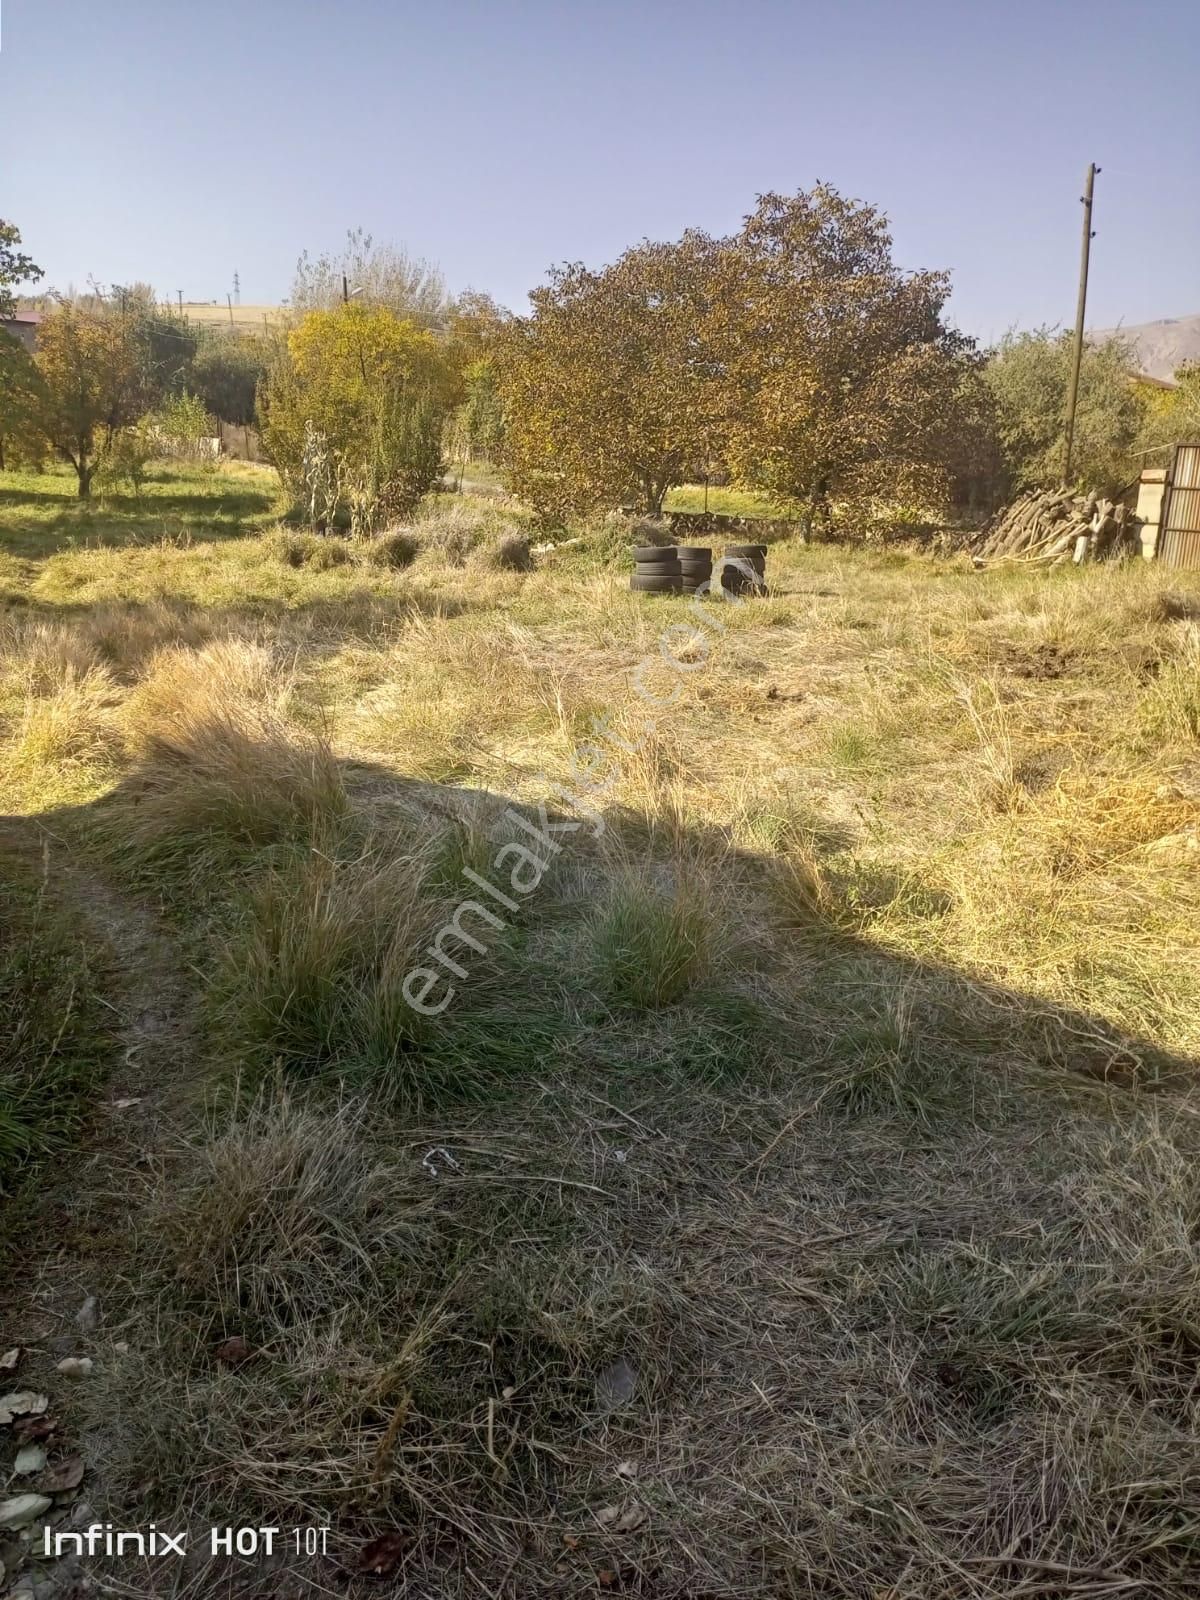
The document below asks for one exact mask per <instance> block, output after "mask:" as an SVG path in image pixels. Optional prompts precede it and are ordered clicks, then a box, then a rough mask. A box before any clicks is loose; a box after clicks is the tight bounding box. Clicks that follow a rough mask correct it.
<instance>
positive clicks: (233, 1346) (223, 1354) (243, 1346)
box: [213, 1333, 254, 1367]
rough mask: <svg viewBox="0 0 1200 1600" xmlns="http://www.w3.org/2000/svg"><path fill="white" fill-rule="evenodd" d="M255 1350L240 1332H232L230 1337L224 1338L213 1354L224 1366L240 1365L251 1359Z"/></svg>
mask: <svg viewBox="0 0 1200 1600" xmlns="http://www.w3.org/2000/svg"><path fill="white" fill-rule="evenodd" d="M253 1354H254V1351H253V1350H252V1349H251V1348H250V1346H249V1344H248V1343H247V1342H246V1340H245V1339H243V1338H242V1336H241V1334H240V1333H234V1334H231V1335H230V1337H229V1338H228V1339H223V1340H222V1341H221V1343H220V1344H219V1345H218V1346H217V1348H216V1349H215V1350H214V1351H213V1355H214V1356H216V1358H217V1360H218V1361H219V1362H220V1363H221V1365H222V1366H223V1367H240V1366H241V1365H242V1364H243V1362H246V1361H249V1359H250V1357H251V1356H252V1355H253Z"/></svg>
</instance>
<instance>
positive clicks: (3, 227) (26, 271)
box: [0, 217, 42, 320]
mask: <svg viewBox="0 0 1200 1600" xmlns="http://www.w3.org/2000/svg"><path fill="white" fill-rule="evenodd" d="M20 243H21V231H20V229H19V228H18V227H17V225H16V223H15V222H6V221H5V220H4V218H3V217H0V320H3V319H4V318H5V317H11V316H12V314H13V312H14V311H15V310H16V309H17V297H16V295H15V294H14V293H13V290H14V289H15V288H16V286H17V285H18V284H19V283H30V282H33V281H35V280H36V279H38V278H40V277H41V276H42V269H41V267H39V266H37V265H35V263H34V260H33V258H32V256H27V255H26V254H25V252H24V251H23V250H19V249H18V248H17V247H18V245H19V244H20Z"/></svg>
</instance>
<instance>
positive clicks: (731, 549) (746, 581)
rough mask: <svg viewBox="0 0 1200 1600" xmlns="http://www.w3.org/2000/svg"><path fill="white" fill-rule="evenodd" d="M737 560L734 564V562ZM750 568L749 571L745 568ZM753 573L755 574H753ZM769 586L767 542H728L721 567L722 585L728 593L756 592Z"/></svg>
mask: <svg viewBox="0 0 1200 1600" xmlns="http://www.w3.org/2000/svg"><path fill="white" fill-rule="evenodd" d="M735 561H736V562H737V565H736V566H734V565H733V564H732V563H733V562H735ZM746 568H749V569H750V570H749V572H747V571H746V570H745V569H746ZM751 574H753V576H751ZM766 586H767V547H766V545H765V544H727V545H726V546H725V564H724V565H723V566H722V567H721V587H722V589H724V591H725V593H726V594H755V593H758V592H760V591H761V590H763V589H765V588H766Z"/></svg>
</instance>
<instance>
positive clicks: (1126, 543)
mask: <svg viewBox="0 0 1200 1600" xmlns="http://www.w3.org/2000/svg"><path fill="white" fill-rule="evenodd" d="M1134 539H1135V528H1134V521H1133V518H1132V517H1131V516H1130V514H1129V508H1128V506H1124V505H1119V504H1115V503H1114V502H1113V501H1112V500H1105V499H1102V498H1101V497H1100V496H1098V495H1094V494H1092V495H1089V494H1075V493H1074V492H1073V491H1072V490H1070V489H1032V490H1030V491H1029V493H1028V494H1023V495H1022V496H1021V497H1020V499H1019V500H1014V501H1013V503H1012V505H1010V506H1006V507H1005V509H1004V510H1003V511H998V512H997V513H996V515H995V516H994V517H993V518H992V519H991V521H990V522H988V523H987V524H986V526H985V527H984V528H983V529H982V531H981V532H980V535H979V538H978V540H977V541H976V544H975V548H974V551H973V556H974V560H975V565H976V566H980V567H982V566H990V565H991V564H992V563H993V562H997V561H1020V562H1027V563H1029V564H1030V565H1035V566H1046V567H1058V566H1062V565H1064V564H1065V563H1066V562H1068V561H1073V562H1074V563H1075V564H1076V566H1078V565H1080V564H1081V563H1082V562H1084V561H1109V560H1113V559H1114V558H1119V557H1120V556H1122V555H1126V554H1128V552H1129V551H1130V550H1131V549H1132V548H1133V546H1134Z"/></svg>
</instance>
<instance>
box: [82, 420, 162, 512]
mask: <svg viewBox="0 0 1200 1600" xmlns="http://www.w3.org/2000/svg"><path fill="white" fill-rule="evenodd" d="M154 453H155V440H154V437H153V430H152V429H151V428H150V427H148V426H147V424H146V423H144V422H139V423H135V424H133V426H131V427H128V428H118V429H117V430H116V432H115V433H114V434H113V435H112V437H111V438H110V439H109V441H108V443H107V444H106V445H105V447H104V452H103V454H102V455H101V457H100V459H99V461H98V462H97V463H96V486H97V488H98V489H99V490H100V493H101V495H102V496H103V495H104V494H107V493H111V492H112V491H113V490H114V489H116V488H117V487H118V486H119V485H120V484H122V483H127V484H128V485H129V487H130V489H131V490H132V492H133V495H134V498H135V499H136V498H139V497H140V495H141V492H142V485H143V483H145V481H146V468H147V466H148V465H149V464H150V461H151V460H152V458H153V456H154Z"/></svg>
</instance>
